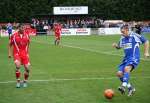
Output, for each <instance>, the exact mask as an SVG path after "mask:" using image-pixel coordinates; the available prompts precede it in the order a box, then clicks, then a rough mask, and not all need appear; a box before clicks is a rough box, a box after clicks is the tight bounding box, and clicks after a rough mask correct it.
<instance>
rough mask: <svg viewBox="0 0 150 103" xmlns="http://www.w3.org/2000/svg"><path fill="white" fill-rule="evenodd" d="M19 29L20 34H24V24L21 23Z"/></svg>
mask: <svg viewBox="0 0 150 103" xmlns="http://www.w3.org/2000/svg"><path fill="white" fill-rule="evenodd" d="M18 31H19V33H20V34H23V31H24V26H23V25H22V24H20V25H19V26H18Z"/></svg>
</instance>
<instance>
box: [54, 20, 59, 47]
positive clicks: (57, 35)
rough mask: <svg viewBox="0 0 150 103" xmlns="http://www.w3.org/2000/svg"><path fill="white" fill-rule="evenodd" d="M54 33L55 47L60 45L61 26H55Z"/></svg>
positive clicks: (57, 24)
mask: <svg viewBox="0 0 150 103" xmlns="http://www.w3.org/2000/svg"><path fill="white" fill-rule="evenodd" d="M54 32H55V45H59V43H60V36H61V24H59V23H56V24H54Z"/></svg>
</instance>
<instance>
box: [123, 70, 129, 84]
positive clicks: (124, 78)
mask: <svg viewBox="0 0 150 103" xmlns="http://www.w3.org/2000/svg"><path fill="white" fill-rule="evenodd" d="M129 78H130V75H129V73H128V72H125V73H124V75H123V82H126V83H127V84H128V81H129Z"/></svg>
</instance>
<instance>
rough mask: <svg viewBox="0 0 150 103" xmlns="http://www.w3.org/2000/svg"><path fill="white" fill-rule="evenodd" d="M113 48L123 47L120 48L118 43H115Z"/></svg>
mask: <svg viewBox="0 0 150 103" xmlns="http://www.w3.org/2000/svg"><path fill="white" fill-rule="evenodd" d="M112 47H113V48H116V49H121V47H120V46H119V43H118V44H117V43H113V44H112Z"/></svg>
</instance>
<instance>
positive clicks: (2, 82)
mask: <svg viewBox="0 0 150 103" xmlns="http://www.w3.org/2000/svg"><path fill="white" fill-rule="evenodd" d="M139 78H142V79H150V76H145V77H131V79H139ZM112 79H118V78H117V77H107V78H106V77H97V78H70V79H69V78H66V79H65V78H64V79H61V78H56V79H54V78H53V79H47V80H29V82H56V81H86V80H112ZM15 82H16V81H1V82H0V84H8V83H15Z"/></svg>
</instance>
